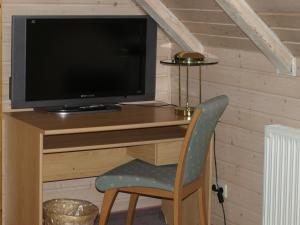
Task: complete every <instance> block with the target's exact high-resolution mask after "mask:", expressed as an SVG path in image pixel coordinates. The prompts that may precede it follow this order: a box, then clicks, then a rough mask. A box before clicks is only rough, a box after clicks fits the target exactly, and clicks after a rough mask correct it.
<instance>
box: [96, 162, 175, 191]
mask: <svg viewBox="0 0 300 225" xmlns="http://www.w3.org/2000/svg"><path fill="white" fill-rule="evenodd" d="M176 168H177V165H166V166H154V165H151V164H149V163H146V162H143V161H140V160H133V161H131V162H129V163H126V164H124V165H122V166H119V167H117V168H115V169H113V170H111V171H109V172H107V173H105V174H103V175H101V176H99V177H98V178H97V179H96V188H97V189H98V190H100V191H106V190H108V189H111V188H122V187H146V188H158V189H163V190H167V191H173V190H174V183H175V177H176Z"/></svg>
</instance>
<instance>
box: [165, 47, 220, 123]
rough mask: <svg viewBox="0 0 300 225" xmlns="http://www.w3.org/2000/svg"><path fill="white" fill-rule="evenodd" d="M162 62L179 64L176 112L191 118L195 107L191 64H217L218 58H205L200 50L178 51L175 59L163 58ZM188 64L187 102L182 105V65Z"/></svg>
mask: <svg viewBox="0 0 300 225" xmlns="http://www.w3.org/2000/svg"><path fill="white" fill-rule="evenodd" d="M160 62H161V63H162V64H167V65H178V69H179V70H178V76H179V82H178V84H179V96H178V101H179V102H178V106H177V107H176V108H175V110H176V112H177V113H179V114H182V115H184V116H185V117H187V118H190V117H191V116H192V113H193V110H194V109H193V107H191V106H190V103H189V67H190V66H199V67H201V66H204V65H213V64H217V63H218V61H217V60H216V59H211V58H205V57H204V56H203V55H202V54H201V53H198V52H186V51H183V52H178V53H176V54H175V55H174V58H173V59H168V60H162V61H160ZM182 66H186V102H185V106H184V107H182V106H181V67H182ZM199 101H200V103H201V68H200V73H199Z"/></svg>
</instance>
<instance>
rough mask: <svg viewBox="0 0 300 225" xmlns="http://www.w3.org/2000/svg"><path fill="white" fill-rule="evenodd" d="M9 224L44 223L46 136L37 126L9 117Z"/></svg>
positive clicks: (7, 199) (6, 184) (7, 204)
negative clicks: (43, 170)
mask: <svg viewBox="0 0 300 225" xmlns="http://www.w3.org/2000/svg"><path fill="white" fill-rule="evenodd" d="M5 129H6V135H7V137H6V141H7V143H6V148H5V151H6V159H7V161H6V162H5V165H6V166H5V172H6V175H5V177H6V183H5V188H6V194H7V195H6V201H5V205H4V210H5V214H6V222H5V224H6V225H17V224H24V225H42V181H41V177H42V170H41V160H42V157H41V156H42V154H41V153H42V139H43V136H42V134H41V133H40V131H39V130H38V129H36V128H33V127H31V126H28V125H27V124H25V123H23V122H21V121H19V120H16V119H13V118H11V117H9V116H6V118H5Z"/></svg>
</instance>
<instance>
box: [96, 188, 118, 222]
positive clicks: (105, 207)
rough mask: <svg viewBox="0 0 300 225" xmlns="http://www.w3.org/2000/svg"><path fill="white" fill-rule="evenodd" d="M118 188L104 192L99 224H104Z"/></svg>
mask: <svg viewBox="0 0 300 225" xmlns="http://www.w3.org/2000/svg"><path fill="white" fill-rule="evenodd" d="M117 194H118V189H110V190H108V191H106V192H105V193H104V198H103V202H102V206H101V213H100V221H99V225H106V224H107V222H108V218H109V215H110V210H111V208H112V206H113V204H114V201H115V199H116V197H117Z"/></svg>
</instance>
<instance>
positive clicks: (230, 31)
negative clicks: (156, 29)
mask: <svg viewBox="0 0 300 225" xmlns="http://www.w3.org/2000/svg"><path fill="white" fill-rule="evenodd" d="M184 24H185V25H186V26H187V27H188V28H189V30H190V31H191V32H192V33H199V34H210V35H219V36H228V37H246V35H245V34H244V33H243V31H241V30H240V28H238V26H236V25H235V24H224V23H207V22H194V21H193V22H190V21H188V22H184Z"/></svg>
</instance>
